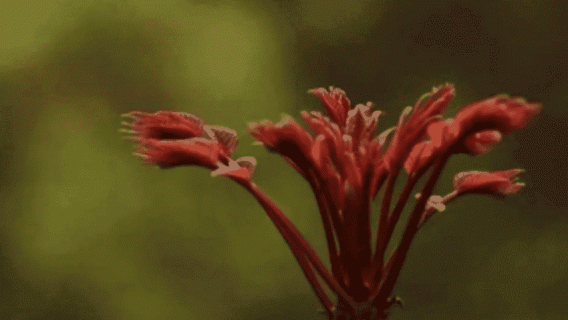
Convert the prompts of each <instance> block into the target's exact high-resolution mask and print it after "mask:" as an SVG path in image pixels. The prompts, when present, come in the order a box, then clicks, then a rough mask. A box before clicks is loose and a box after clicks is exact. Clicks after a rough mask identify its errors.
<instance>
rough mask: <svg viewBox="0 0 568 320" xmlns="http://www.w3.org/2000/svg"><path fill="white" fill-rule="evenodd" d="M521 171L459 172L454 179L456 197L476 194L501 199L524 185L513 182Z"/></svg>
mask: <svg viewBox="0 0 568 320" xmlns="http://www.w3.org/2000/svg"><path fill="white" fill-rule="evenodd" d="M523 171H524V170H522V169H511V170H505V171H493V172H483V171H469V172H461V173H458V174H457V175H455V177H454V189H455V190H456V191H457V193H458V195H464V194H467V193H476V194H487V195H492V196H496V197H498V198H503V197H504V196H506V195H509V194H512V193H517V192H519V190H521V188H522V187H523V186H524V185H525V184H524V183H521V182H516V181H514V178H515V177H516V176H517V175H518V174H519V173H521V172H523Z"/></svg>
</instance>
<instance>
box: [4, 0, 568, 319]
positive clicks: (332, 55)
mask: <svg viewBox="0 0 568 320" xmlns="http://www.w3.org/2000/svg"><path fill="white" fill-rule="evenodd" d="M0 25H1V26H2V27H1V32H0V147H1V149H0V150H1V157H0V158H1V162H0V174H1V176H0V319H141V320H142V319H243V320H245V319H247V320H250V319H324V317H323V316H322V315H319V314H318V313H317V310H318V309H320V306H319V303H318V301H317V299H316V297H315V295H314V294H313V292H312V291H311V288H310V287H309V285H308V282H307V280H305V278H304V277H303V274H302V272H301V270H300V268H299V267H298V266H297V264H296V262H295V260H294V258H293V256H292V255H291V253H290V251H289V249H288V247H287V246H286V244H285V242H284V241H283V240H282V239H281V237H280V235H279V234H278V233H277V231H276V229H275V228H274V227H273V225H272V223H271V222H270V220H269V219H268V218H267V217H266V215H265V214H264V212H263V211H262V209H261V208H260V206H259V205H258V203H256V202H255V200H254V199H253V198H252V196H250V195H249V194H248V193H246V192H245V191H244V189H243V188H241V187H240V186H238V185H237V184H235V183H233V182H232V181H230V180H228V179H224V178H220V177H217V178H211V177H210V175H209V171H207V170H205V169H202V168H195V167H184V168H175V169H170V170H159V169H156V168H153V167H149V166H143V165H142V164H141V163H140V162H139V161H137V160H136V158H135V157H134V156H133V155H132V154H131V152H132V144H131V143H130V142H129V141H126V140H122V139H121V138H120V134H119V133H118V131H117V130H118V128H119V127H120V122H121V118H120V117H119V116H120V114H122V113H126V112H129V111H132V110H144V111H149V112H154V111H157V110H162V109H173V110H180V111H185V112H190V113H193V114H195V115H198V116H199V117H201V118H203V119H204V120H205V121H206V123H209V124H217V125H223V126H228V127H231V128H234V129H235V130H237V132H238V133H239V134H240V140H241V141H240V146H239V148H238V149H237V151H236V156H237V157H240V156H245V155H246V156H254V157H256V159H257V160H258V163H259V164H258V167H257V171H256V173H255V181H256V182H257V184H258V185H259V186H260V187H261V188H263V189H264V190H265V191H266V192H267V193H268V194H269V195H270V196H271V197H272V198H273V199H274V200H275V201H276V202H277V203H278V204H279V205H281V207H282V209H283V210H284V211H285V212H287V213H288V214H289V216H290V218H291V219H292V220H293V221H294V222H295V223H296V224H297V226H298V227H299V229H300V230H301V231H302V232H303V233H304V234H305V235H306V237H308V238H309V240H311V241H312V243H313V244H314V246H315V247H316V248H317V249H318V250H319V251H320V252H321V253H322V255H324V256H325V243H324V236H323V229H322V227H321V223H320V218H319V216H318V212H317V206H316V204H315V201H314V199H313V197H312V193H311V190H310V189H309V186H308V184H307V183H306V182H305V181H303V180H302V179H301V178H300V177H299V175H297V174H295V172H294V171H293V170H292V169H291V168H290V167H289V166H288V165H287V164H286V163H285V162H284V161H283V160H282V159H280V158H279V157H278V156H276V155H274V154H269V153H268V152H266V151H265V150H264V149H263V148H261V147H258V146H252V145H251V144H252V142H253V139H252V138H251V137H250V135H248V134H247V133H246V124H247V122H249V121H260V120H263V119H270V120H272V121H275V122H276V121H279V120H280V119H281V114H282V113H286V114H290V115H292V116H293V117H295V118H296V119H297V121H298V122H301V119H300V117H299V112H300V111H301V110H314V109H315V110H322V107H321V106H320V105H319V103H318V102H317V99H315V98H314V97H312V96H310V95H309V94H307V93H306V90H307V89H310V88H314V87H327V86H330V85H334V86H339V87H341V88H343V89H344V90H345V91H346V92H347V94H348V96H349V98H350V99H351V101H352V102H353V103H355V104H356V103H365V102H367V101H373V102H374V103H375V104H376V106H377V108H378V109H381V110H384V111H386V113H387V115H386V116H385V117H383V118H381V120H382V122H381V123H380V126H381V129H380V131H382V130H384V129H386V128H388V127H390V126H392V125H393V124H394V123H395V122H396V120H397V118H398V114H399V113H400V111H401V110H402V108H403V107H405V106H407V105H411V104H413V103H414V101H415V100H416V99H417V98H418V97H419V96H420V95H421V94H423V93H425V92H427V91H429V90H430V89H431V87H432V86H434V85H439V84H442V83H445V82H451V83H454V84H455V87H456V93H457V97H456V99H455V101H454V102H453V103H452V105H451V107H450V108H449V110H448V113H447V114H448V116H453V115H454V114H455V112H456V110H457V109H458V107H459V106H462V105H464V104H467V103H470V102H472V101H475V100H478V99H482V98H486V97H488V96H490V95H493V94H497V93H508V94H511V95H519V96H523V97H525V98H527V99H528V100H530V101H540V102H542V103H543V105H544V109H543V112H542V114H541V115H540V116H539V117H538V118H537V119H536V120H535V121H534V122H533V123H531V125H530V126H529V127H528V128H527V129H525V130H521V131H519V132H518V133H515V134H513V135H512V136H508V137H506V138H505V139H504V141H503V143H502V144H500V145H498V146H496V147H495V148H494V151H493V152H492V153H490V154H488V155H485V156H481V157H478V158H472V157H467V156H456V157H454V158H452V159H451V160H450V162H449V164H448V166H447V167H446V170H445V172H444V175H443V176H442V178H441V180H440V182H439V184H438V186H437V192H438V193H439V194H445V193H447V192H449V191H450V190H451V178H452V177H453V175H454V174H455V173H457V172H460V171H468V170H499V169H509V168H517V167H520V168H524V169H526V170H527V171H526V173H524V174H523V175H522V180H523V181H525V182H526V183H527V186H526V187H525V188H524V189H523V190H522V191H521V192H520V193H519V194H518V195H516V196H513V197H511V198H508V199H506V200H505V201H498V200H495V199H492V198H488V197H482V196H470V197H469V198H464V199H459V200H458V201H456V202H455V203H452V204H451V205H449V206H448V208H447V210H446V211H445V212H443V213H439V214H438V215H436V216H434V217H433V218H432V219H431V220H430V221H429V222H428V224H427V225H426V226H425V227H424V228H423V229H422V230H421V231H420V232H419V234H418V236H417V237H416V239H415V241H414V244H413V246H412V248H411V251H410V254H409V255H408V259H407V262H406V264H405V267H404V269H403V271H402V273H401V276H400V278H399V281H398V283H397V286H396V287H395V294H397V295H400V296H401V297H402V298H403V299H404V300H405V302H406V307H405V309H404V310H399V309H397V310H395V311H394V312H393V316H392V319H458V318H459V319H566V318H568V304H567V303H566V299H567V298H568V269H567V268H568V267H567V265H568V233H567V231H568V221H567V217H566V214H565V213H566V209H567V207H568V205H567V196H568V191H567V190H568V185H567V183H566V176H567V174H568V169H567V161H566V158H567V156H568V152H567V151H566V145H567V142H566V136H567V133H568V130H567V127H568V117H567V116H568V112H567V109H566V108H567V107H568V58H567V52H568V5H567V4H566V2H565V1H530V0H523V1H521V0H519V1H505V0H501V1H492V2H489V1H487V2H485V1H435V2H432V1H426V2H424V3H419V2H418V1H416V2H413V3H410V2H409V1H407V2H400V1H331V2H327V1H318V0H293V1H259V0H257V1H245V0H241V1H223V0H218V1H183V0H178V1H171V0H164V1H157V0H153V1H150V0H130V1H119V0H116V1H94V0H91V1H80V0H42V1H39V0H35V1H31V0H24V1H16V0H7V1H2V2H0ZM375 213H376V212H375Z"/></svg>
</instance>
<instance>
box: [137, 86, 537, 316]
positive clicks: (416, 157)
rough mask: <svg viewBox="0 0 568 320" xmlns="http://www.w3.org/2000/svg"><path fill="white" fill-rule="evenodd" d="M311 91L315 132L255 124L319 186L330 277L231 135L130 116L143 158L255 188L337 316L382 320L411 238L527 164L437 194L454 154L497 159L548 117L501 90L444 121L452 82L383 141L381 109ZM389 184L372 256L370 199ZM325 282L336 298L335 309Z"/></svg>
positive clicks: (166, 114) (195, 121) (500, 187)
mask: <svg viewBox="0 0 568 320" xmlns="http://www.w3.org/2000/svg"><path fill="white" fill-rule="evenodd" d="M309 92H310V93H312V94H314V95H315V96H316V97H317V98H318V99H319V100H320V102H321V103H322V105H323V107H324V108H325V110H326V111H327V113H328V115H329V117H326V116H324V115H323V114H322V113H321V112H316V111H312V112H310V113H308V112H306V111H303V112H302V113H301V116H302V118H303V120H304V121H305V122H306V124H307V125H308V126H309V127H310V129H311V130H312V131H313V134H312V133H310V132H308V131H307V130H306V129H304V128H303V127H301V126H300V125H299V124H298V123H297V122H296V121H294V119H292V117H290V116H286V117H284V119H283V120H282V121H281V122H280V123H278V124H274V123H272V122H271V121H268V120H265V121H261V122H259V123H250V124H249V127H248V129H249V132H250V133H251V134H252V136H253V137H254V138H256V139H257V140H258V141H260V144H262V145H264V146H265V147H266V148H267V149H268V150H269V151H271V152H276V153H278V154H280V155H281V156H282V157H283V158H284V159H285V160H286V161H287V162H288V163H289V164H290V165H292V166H293V167H294V168H295V169H296V170H297V171H298V172H299V173H300V174H301V175H302V176H303V177H304V178H305V179H306V180H307V181H308V182H309V183H310V186H311V187H312V189H313V191H314V195H315V197H316V200H317V204H318V207H319V211H320V214H321V218H322V222H323V225H324V230H325V235H326V240H327V246H328V254H329V259H330V262H331V272H330V271H329V270H328V269H327V267H326V266H325V264H324V263H323V262H322V261H321V259H320V258H319V256H318V255H317V253H316V251H315V250H314V249H313V248H312V247H311V245H310V244H309V242H308V241H307V240H306V239H305V238H304V237H303V235H302V234H301V233H300V232H299V231H298V229H297V228H296V227H295V226H294V225H293V224H292V222H291V221H290V220H289V219H288V218H287V217H286V215H285V214H284V213H283V212H282V211H281V210H280V209H279V208H278V206H276V204H275V203H274V202H273V201H271V200H270V199H269V198H268V196H266V195H265V194H264V193H263V192H262V191H261V190H260V189H259V188H258V186H256V185H255V184H254V183H253V182H252V178H251V177H252V173H253V170H254V167H255V165H256V161H255V160H254V158H252V157H243V158H240V159H238V160H233V159H232V158H231V154H232V153H233V151H234V150H235V148H236V146H237V136H236V133H235V132H234V131H233V130H231V129H228V128H224V127H218V126H208V125H204V124H203V122H202V121H201V120H200V119H199V118H197V117H195V116H193V115H189V114H185V113H179V112H172V111H161V112H157V113H155V114H148V113H144V112H132V113H129V114H127V116H129V117H131V118H133V119H134V122H133V123H132V124H128V123H127V125H129V126H131V130H127V132H129V133H132V134H134V136H135V140H136V141H137V142H138V155H139V156H141V157H142V158H143V159H144V160H146V162H148V163H152V164H157V165H159V166H160V167H162V168H169V167H174V166H180V165H199V166H203V167H207V168H209V169H212V170H214V171H213V172H212V175H224V176H227V177H229V178H231V179H233V180H235V181H237V182H238V183H240V184H241V185H243V186H244V187H245V188H246V189H247V190H248V191H249V192H251V194H252V195H253V196H254V197H255V198H256V199H257V200H258V202H259V203H260V204H261V205H262V207H263V208H264V209H265V211H266V212H267V214H268V216H269V217H270V219H272V221H273V222H274V224H275V226H276V227H277V228H278V230H279V231H280V233H281V234H282V236H283V237H284V239H285V240H286V242H287V243H288V245H289V246H290V248H291V250H292V253H293V254H294V256H295V257H296V259H297V260H298V263H299V264H300V266H301V268H302V270H303V271H304V274H305V275H306V277H307V278H308V280H309V282H310V284H311V285H312V287H313V289H314V291H315V292H316V294H317V296H318V298H319V299H320V301H321V302H322V304H323V305H324V306H325V308H326V313H327V314H328V316H329V318H330V319H340V318H343V317H345V318H355V317H357V318H358V319H359V318H361V319H362V318H369V319H371V317H373V318H372V319H378V318H379V317H381V316H383V315H384V314H386V313H387V311H388V308H389V307H390V306H392V305H393V301H397V300H396V299H395V298H393V297H391V296H390V295H391V293H392V290H393V288H394V284H395V282H396V279H397V278H398V275H399V273H400V270H401V269H402V265H403V263H404V260H405V257H406V254H407V252H408V249H409V248H410V244H411V242H412V239H413V238H414V236H415V234H416V232H417V231H418V229H419V228H420V227H421V226H422V225H423V224H424V223H425V222H426V221H427V220H428V218H429V217H430V216H431V215H432V214H434V213H435V212H437V211H442V210H444V209H445V208H446V205H447V204H448V203H449V202H450V201H452V200H453V199H455V198H457V197H459V196H462V195H465V194H470V193H478V194H488V195H492V196H495V197H504V196H505V195H508V194H512V193H516V192H518V191H519V190H520V189H521V188H522V186H523V185H524V184H522V183H519V182H516V181H514V178H515V177H516V176H517V175H518V174H519V173H520V172H521V170H520V169H513V170H506V171H496V172H479V171H470V172H462V173H460V174H458V175H456V177H455V178H454V188H455V189H454V190H453V191H452V192H451V193H449V194H447V195H445V196H439V195H433V191H434V187H435V184H436V182H437V180H438V178H439V177H440V174H441V172H442V170H443V168H444V165H445V163H446V161H447V160H448V158H449V157H450V156H451V155H453V154H456V153H466V154H470V155H481V154H485V153H488V152H489V151H490V150H491V147H492V146H493V145H494V144H497V143H499V142H501V139H502V136H503V135H504V134H508V133H511V132H513V131H514V130H517V129H521V128H523V127H525V126H526V125H527V124H528V123H529V121H530V119H531V118H532V117H533V116H535V115H536V114H538V113H539V112H540V105H538V104H534V103H527V102H526V101H524V100H522V99H519V98H509V97H507V96H503V95H499V96H495V97H492V98H490V99H486V100H483V101H480V102H475V103H473V104H472V105H470V106H468V107H465V108H463V109H462V110H460V111H459V112H458V113H457V114H456V117H455V118H454V119H447V120H444V119H443V118H442V115H443V112H444V110H445V108H446V107H447V106H448V105H449V103H450V101H451V100H452V99H453V97H454V88H453V86H451V85H449V84H446V85H443V86H440V87H438V88H434V89H433V90H432V92H430V93H429V94H426V95H424V96H423V97H421V98H420V99H419V100H418V101H417V102H416V103H415V105H414V107H413V108H411V107H408V108H406V109H405V110H404V111H403V113H402V115H401V116H400V118H399V121H398V124H397V126H396V127H395V128H391V129H388V130H386V131H384V132H383V133H381V134H379V135H378V136H374V133H375V128H376V126H377V123H378V118H379V116H380V114H381V112H380V111H374V110H373V109H374V106H373V104H372V103H370V102H369V103H367V104H358V105H356V106H355V107H352V106H351V102H350V100H349V99H348V98H347V96H346V95H345V92H344V91H343V90H341V89H339V88H334V87H330V88H329V91H328V90H326V89H324V88H317V89H312V90H310V91H309ZM392 132H394V135H393V137H392V139H391V141H390V144H389V145H388V148H386V150H385V145H386V141H387V137H388V136H389V134H390V133H392ZM402 168H404V169H405V171H406V172H407V173H408V175H407V176H406V184H405V185H404V187H403V189H402V191H401V192H400V194H398V195H397V196H396V197H395V188H394V187H395V183H396V181H397V179H398V178H399V175H400V171H401V170H402ZM427 172H429V174H428V176H427V178H426V179H424V184H423V185H422V187H421V191H420V193H419V194H418V195H417V196H416V203H414V209H413V210H412V212H411V213H410V217H409V219H408V221H407V222H406V228H405V231H404V233H403V235H402V239H401V241H400V242H399V243H398V245H397V247H396V249H395V251H394V252H393V254H392V256H391V257H390V258H389V259H388V261H385V258H386V257H385V251H386V248H387V245H388V244H389V242H390V241H391V237H392V235H393V231H394V228H395V226H396V225H397V224H398V222H399V218H400V216H401V212H402V210H403V209H404V208H405V206H406V205H407V203H408V202H409V201H411V197H410V195H411V193H412V192H413V190H414V188H415V187H416V184H418V182H419V181H422V180H421V178H422V176H423V175H425V174H426V173H427ZM383 184H384V185H385V190H384V192H383V194H382V202H381V209H380V217H379V223H378V226H376V227H375V228H377V232H376V234H377V237H376V239H375V240H376V245H375V246H374V250H373V249H372V248H373V246H372V239H371V224H370V214H371V203H372V202H373V200H374V198H375V197H376V196H377V195H378V193H379V191H380V189H381V188H382V186H383ZM393 199H394V200H395V202H396V203H395V205H394V207H393V206H391V201H392V200H393ZM316 273H317V275H316ZM318 276H319V277H318ZM324 284H325V285H327V286H328V287H329V288H330V289H331V290H332V291H333V292H334V293H335V294H336V295H337V296H338V301H337V303H336V304H334V303H333V302H332V300H331V299H330V298H329V297H328V294H327V293H326V291H325V290H324V288H323V285H324ZM373 314H374V315H375V316H372V315H373Z"/></svg>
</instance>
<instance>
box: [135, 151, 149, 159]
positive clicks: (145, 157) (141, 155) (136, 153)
mask: <svg viewBox="0 0 568 320" xmlns="http://www.w3.org/2000/svg"><path fill="white" fill-rule="evenodd" d="M132 154H133V155H135V156H137V157H140V158H142V159H143V160H148V159H150V157H148V156H147V155H145V154H142V153H139V152H132Z"/></svg>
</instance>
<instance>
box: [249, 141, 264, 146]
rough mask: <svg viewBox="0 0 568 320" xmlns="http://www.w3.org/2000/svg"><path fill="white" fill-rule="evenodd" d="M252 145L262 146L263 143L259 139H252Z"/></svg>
mask: <svg viewBox="0 0 568 320" xmlns="http://www.w3.org/2000/svg"><path fill="white" fill-rule="evenodd" d="M252 145H253V146H263V145H264V143H262V142H260V141H253V143H252Z"/></svg>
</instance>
